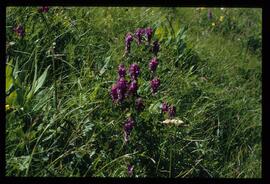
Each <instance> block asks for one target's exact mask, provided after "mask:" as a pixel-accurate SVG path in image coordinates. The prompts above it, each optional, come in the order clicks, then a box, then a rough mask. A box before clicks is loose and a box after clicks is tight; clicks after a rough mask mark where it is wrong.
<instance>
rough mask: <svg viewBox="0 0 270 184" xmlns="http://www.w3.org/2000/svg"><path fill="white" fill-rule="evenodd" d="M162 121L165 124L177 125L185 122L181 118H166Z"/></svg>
mask: <svg viewBox="0 0 270 184" xmlns="http://www.w3.org/2000/svg"><path fill="white" fill-rule="evenodd" d="M161 123H162V124H165V125H176V126H179V125H181V124H184V122H183V121H182V120H180V119H166V120H164V121H163V122H161Z"/></svg>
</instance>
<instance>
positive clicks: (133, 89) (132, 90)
mask: <svg viewBox="0 0 270 184" xmlns="http://www.w3.org/2000/svg"><path fill="white" fill-rule="evenodd" d="M137 89H138V83H137V81H136V80H132V81H131V83H130V85H129V87H128V91H129V92H130V93H133V94H135V93H137Z"/></svg>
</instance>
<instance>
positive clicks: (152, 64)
mask: <svg viewBox="0 0 270 184" xmlns="http://www.w3.org/2000/svg"><path fill="white" fill-rule="evenodd" d="M157 66H158V60H157V58H156V57H154V58H153V59H152V60H151V61H150V63H149V69H150V70H151V72H154V71H156V69H157Z"/></svg>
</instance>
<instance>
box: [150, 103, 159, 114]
mask: <svg viewBox="0 0 270 184" xmlns="http://www.w3.org/2000/svg"><path fill="white" fill-rule="evenodd" d="M160 106H161V103H160V102H159V101H157V102H154V103H152V104H151V105H150V107H149V112H150V113H151V114H159V113H160Z"/></svg>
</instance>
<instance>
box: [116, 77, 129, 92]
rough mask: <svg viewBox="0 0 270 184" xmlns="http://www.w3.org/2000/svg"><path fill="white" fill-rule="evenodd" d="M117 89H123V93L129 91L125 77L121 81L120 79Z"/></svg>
mask: <svg viewBox="0 0 270 184" xmlns="http://www.w3.org/2000/svg"><path fill="white" fill-rule="evenodd" d="M117 88H118V89H121V90H123V91H126V89H127V81H126V80H125V78H124V77H121V78H120V79H118V81H117Z"/></svg>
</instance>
